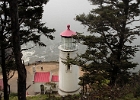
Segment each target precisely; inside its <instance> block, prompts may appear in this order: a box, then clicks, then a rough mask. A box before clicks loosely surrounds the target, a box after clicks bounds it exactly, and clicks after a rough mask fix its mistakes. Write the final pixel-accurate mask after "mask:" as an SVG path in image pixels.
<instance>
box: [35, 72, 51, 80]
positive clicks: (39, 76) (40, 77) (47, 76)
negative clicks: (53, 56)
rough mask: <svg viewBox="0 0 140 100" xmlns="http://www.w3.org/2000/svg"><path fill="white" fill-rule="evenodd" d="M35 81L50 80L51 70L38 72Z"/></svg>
mask: <svg viewBox="0 0 140 100" xmlns="http://www.w3.org/2000/svg"><path fill="white" fill-rule="evenodd" d="M34 82H50V72H36V73H35V75H34Z"/></svg>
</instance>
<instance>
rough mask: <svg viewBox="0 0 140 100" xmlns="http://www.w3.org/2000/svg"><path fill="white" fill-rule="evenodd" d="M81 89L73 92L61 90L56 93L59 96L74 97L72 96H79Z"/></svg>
mask: <svg viewBox="0 0 140 100" xmlns="http://www.w3.org/2000/svg"><path fill="white" fill-rule="evenodd" d="M80 90H81V88H80V87H79V88H78V89H76V90H74V91H65V90H62V89H60V88H59V89H58V93H59V95H61V96H67V95H74V94H79V93H80Z"/></svg>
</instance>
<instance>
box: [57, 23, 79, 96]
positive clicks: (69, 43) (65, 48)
mask: <svg viewBox="0 0 140 100" xmlns="http://www.w3.org/2000/svg"><path fill="white" fill-rule="evenodd" d="M60 35H61V45H60V46H59V47H58V48H59V89H58V93H59V94H60V95H61V96H66V95H73V94H78V93H79V91H80V86H79V85H78V83H79V79H78V78H79V67H78V66H77V65H71V64H64V62H66V59H67V58H68V57H69V58H74V57H76V54H77V51H78V46H77V44H76V41H75V39H74V38H73V36H75V35H76V33H75V32H73V31H72V30H70V25H67V29H66V30H65V31H64V32H62V33H61V34H60Z"/></svg>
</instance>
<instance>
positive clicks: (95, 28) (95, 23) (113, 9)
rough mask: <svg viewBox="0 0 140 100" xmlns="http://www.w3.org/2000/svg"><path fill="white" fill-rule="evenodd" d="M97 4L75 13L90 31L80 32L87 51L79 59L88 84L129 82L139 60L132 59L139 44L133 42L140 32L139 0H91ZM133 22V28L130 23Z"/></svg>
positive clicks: (120, 83) (121, 83)
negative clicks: (83, 11) (85, 10)
mask: <svg viewBox="0 0 140 100" xmlns="http://www.w3.org/2000/svg"><path fill="white" fill-rule="evenodd" d="M89 1H90V2H92V4H93V5H98V7H97V8H94V9H93V10H91V11H90V13H89V14H87V15H85V14H81V15H77V16H76V20H77V21H80V22H81V23H82V24H83V25H84V26H86V27H87V28H88V29H87V31H89V32H90V33H91V34H90V35H81V34H80V35H79V38H78V39H80V40H81V43H82V44H83V45H86V46H87V50H86V51H85V53H83V54H81V55H79V56H78V57H79V58H78V57H77V58H78V59H77V60H76V61H77V63H76V64H77V65H79V66H81V68H82V71H84V72H85V74H84V75H83V76H82V77H83V78H80V79H82V80H83V79H84V80H85V84H89V85H91V84H94V83H96V82H98V83H100V84H102V82H103V81H104V80H106V79H107V80H110V85H112V86H113V85H115V84H118V85H120V86H123V85H124V84H126V83H128V82H129V77H130V71H128V70H130V69H132V68H135V67H136V66H137V63H134V62H133V61H132V59H133V58H134V57H135V53H136V52H137V51H138V47H139V46H137V45H131V43H133V41H134V40H135V39H136V36H137V35H140V32H139V27H140V26H139V27H138V26H137V25H134V24H133V23H134V22H138V21H140V19H139V17H138V16H139V14H140V8H139V4H140V2H139V1H138V0H137V1H136V2H133V1H134V0H111V1H109V0H89ZM131 24H133V27H130V25H131Z"/></svg>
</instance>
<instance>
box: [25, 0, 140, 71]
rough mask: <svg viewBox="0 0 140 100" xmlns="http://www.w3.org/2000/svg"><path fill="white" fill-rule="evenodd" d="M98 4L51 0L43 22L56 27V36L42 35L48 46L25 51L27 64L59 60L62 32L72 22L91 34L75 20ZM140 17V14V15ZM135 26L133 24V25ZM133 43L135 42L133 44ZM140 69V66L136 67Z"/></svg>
mask: <svg viewBox="0 0 140 100" xmlns="http://www.w3.org/2000/svg"><path fill="white" fill-rule="evenodd" d="M95 7H96V6H94V5H91V3H90V2H89V1H88V0H49V2H48V3H47V4H46V5H44V13H43V18H42V22H43V23H46V26H47V27H48V28H54V29H55V30H56V32H55V33H52V35H53V36H54V37H55V38H54V40H50V39H48V38H46V37H45V36H42V37H41V41H43V42H44V43H45V44H46V45H47V46H46V47H39V46H36V47H34V48H32V49H30V50H28V51H23V60H24V61H25V64H27V63H34V62H35V61H58V59H59V58H58V55H59V50H58V46H59V45H60V42H61V37H60V33H61V32H63V31H65V30H66V29H67V25H68V24H70V29H71V30H72V31H75V32H80V33H84V34H85V35H86V34H90V33H89V32H87V28H86V27H84V26H83V25H81V24H80V22H78V21H75V19H74V18H75V17H76V15H79V14H82V13H85V14H88V13H89V12H90V11H91V10H92V9H93V8H95ZM139 17H140V16H139ZM134 24H135V25H136V24H138V25H139V24H140V23H134ZM132 26H133V25H132ZM133 43H134V44H136V45H140V37H137V39H136V40H135V41H134V42H133ZM132 45H133V44H132ZM32 46H34V44H32V43H28V44H27V45H23V46H22V48H28V47H32ZM84 50H85V47H83V46H79V50H78V51H79V53H84ZM133 61H134V62H138V63H139V64H140V52H139V51H138V52H137V53H136V57H135V58H134V60H133ZM135 70H136V71H138V70H140V67H139V65H138V67H137V68H136V69H135Z"/></svg>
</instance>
